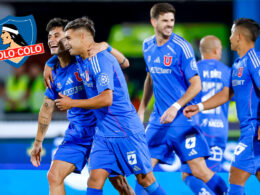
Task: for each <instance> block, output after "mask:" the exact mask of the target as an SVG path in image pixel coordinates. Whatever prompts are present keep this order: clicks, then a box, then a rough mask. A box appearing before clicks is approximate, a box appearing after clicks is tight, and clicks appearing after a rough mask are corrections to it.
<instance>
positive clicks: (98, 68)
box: [94, 56, 101, 72]
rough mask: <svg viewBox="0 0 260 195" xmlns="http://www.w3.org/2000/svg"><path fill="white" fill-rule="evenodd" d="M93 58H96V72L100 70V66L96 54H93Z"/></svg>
mask: <svg viewBox="0 0 260 195" xmlns="http://www.w3.org/2000/svg"><path fill="white" fill-rule="evenodd" d="M94 59H95V60H96V66H97V70H98V72H101V70H100V66H99V61H98V59H97V56H94Z"/></svg>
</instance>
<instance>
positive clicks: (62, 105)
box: [55, 93, 72, 110]
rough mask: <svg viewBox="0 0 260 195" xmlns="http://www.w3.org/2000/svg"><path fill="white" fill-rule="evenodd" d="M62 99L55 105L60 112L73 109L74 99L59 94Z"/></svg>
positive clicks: (56, 101) (57, 100)
mask: <svg viewBox="0 0 260 195" xmlns="http://www.w3.org/2000/svg"><path fill="white" fill-rule="evenodd" d="M59 96H60V99H56V100H55V103H56V106H57V107H58V108H59V109H60V110H68V109H70V108H72V107H71V103H72V99H71V98H70V97H68V96H66V95H63V94H61V93H59Z"/></svg>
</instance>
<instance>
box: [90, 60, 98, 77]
mask: <svg viewBox="0 0 260 195" xmlns="http://www.w3.org/2000/svg"><path fill="white" fill-rule="evenodd" d="M90 62H91V65H92V68H93V70H94V73H95V74H97V70H96V67H95V65H94V63H93V58H92V59H91V60H90Z"/></svg>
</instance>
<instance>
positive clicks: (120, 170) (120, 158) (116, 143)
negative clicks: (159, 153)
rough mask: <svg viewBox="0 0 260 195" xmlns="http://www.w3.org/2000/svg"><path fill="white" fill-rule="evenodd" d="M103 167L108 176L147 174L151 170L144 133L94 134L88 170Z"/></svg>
mask: <svg viewBox="0 0 260 195" xmlns="http://www.w3.org/2000/svg"><path fill="white" fill-rule="evenodd" d="M93 169H105V170H107V171H108V172H109V177H114V176H117V175H126V176H129V175H131V174H135V175H137V174H140V173H142V174H147V173H149V172H151V171H152V170H153V167H152V163H151V156H150V153H149V150H148V147H147V143H146V139H145V134H144V133H143V134H134V135H130V136H128V137H102V136H98V135H95V136H94V142H93V147H92V150H91V153H90V158H89V170H93Z"/></svg>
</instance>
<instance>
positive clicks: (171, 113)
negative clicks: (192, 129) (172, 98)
mask: <svg viewBox="0 0 260 195" xmlns="http://www.w3.org/2000/svg"><path fill="white" fill-rule="evenodd" d="M177 113H178V110H177V109H176V108H175V107H174V106H171V107H170V108H168V109H167V110H166V111H165V112H164V113H163V115H162V116H161V121H160V123H161V124H167V123H171V122H172V121H173V120H174V119H175V117H176V115H177Z"/></svg>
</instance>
